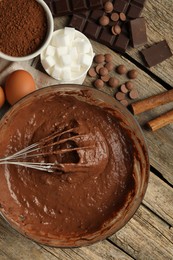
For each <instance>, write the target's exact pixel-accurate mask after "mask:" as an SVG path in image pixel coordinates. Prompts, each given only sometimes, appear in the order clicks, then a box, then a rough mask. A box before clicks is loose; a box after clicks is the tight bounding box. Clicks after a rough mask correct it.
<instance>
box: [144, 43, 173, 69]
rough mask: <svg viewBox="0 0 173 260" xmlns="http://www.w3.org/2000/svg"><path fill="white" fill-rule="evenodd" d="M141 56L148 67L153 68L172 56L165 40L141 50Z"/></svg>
mask: <svg viewBox="0 0 173 260" xmlns="http://www.w3.org/2000/svg"><path fill="white" fill-rule="evenodd" d="M141 54H142V56H143V58H144V60H145V62H146V63H147V65H148V67H152V66H155V65H157V64H159V63H161V62H162V61H164V60H166V59H168V58H170V57H171V56H172V52H171V50H170V48H169V46H168V43H167V42H166V40H163V41H161V42H159V43H156V44H154V45H152V46H151V47H149V48H147V49H144V50H142V51H141Z"/></svg>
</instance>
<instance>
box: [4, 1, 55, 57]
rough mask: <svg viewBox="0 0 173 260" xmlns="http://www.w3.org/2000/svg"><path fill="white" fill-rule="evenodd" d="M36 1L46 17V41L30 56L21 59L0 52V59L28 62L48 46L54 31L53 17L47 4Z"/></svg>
mask: <svg viewBox="0 0 173 260" xmlns="http://www.w3.org/2000/svg"><path fill="white" fill-rule="evenodd" d="M36 1H37V2H38V3H39V4H40V5H41V6H42V7H43V9H44V11H45V13H46V17H47V25H48V26H47V35H46V39H45V40H44V42H43V44H42V45H41V46H40V48H39V49H38V50H37V51H35V52H33V53H32V54H29V55H27V56H23V57H15V56H10V55H7V54H5V53H3V52H1V51H0V58H3V59H5V60H9V61H26V60H30V59H33V58H35V57H36V56H38V55H39V54H40V53H41V52H42V51H43V50H44V49H45V48H46V47H47V45H48V44H49V41H50V40H51V38H52V33H53V29H54V21H53V16H52V14H51V11H50V9H49V7H48V6H47V4H46V3H45V2H44V1H43V0H36Z"/></svg>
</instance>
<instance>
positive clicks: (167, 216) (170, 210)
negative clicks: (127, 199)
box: [143, 172, 173, 227]
mask: <svg viewBox="0 0 173 260" xmlns="http://www.w3.org/2000/svg"><path fill="white" fill-rule="evenodd" d="M143 204H144V205H145V206H146V207H147V208H149V209H150V210H151V211H153V212H154V213H155V214H157V215H158V216H159V217H160V218H162V219H163V220H164V221H165V222H167V223H168V224H169V225H170V226H172V227H173V189H172V188H171V187H170V186H169V185H168V184H166V183H165V182H164V181H162V180H161V179H160V178H159V177H157V176H156V175H155V174H154V173H152V172H150V178H149V184H148V188H147V192H146V194H145V197H144V201H143Z"/></svg>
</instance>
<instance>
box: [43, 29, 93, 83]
mask: <svg viewBox="0 0 173 260" xmlns="http://www.w3.org/2000/svg"><path fill="white" fill-rule="evenodd" d="M93 58H94V53H93V48H92V45H91V43H90V41H89V40H88V38H87V37H86V36H85V35H84V34H83V33H81V32H79V31H77V30H75V29H74V28H71V27H65V28H64V29H59V30H57V31H55V32H54V33H53V36H52V39H51V41H50V43H49V45H48V46H47V48H46V49H45V50H44V51H43V52H42V53H41V63H42V66H43V68H44V69H45V71H46V72H47V73H48V74H49V75H50V76H51V77H53V78H55V79H56V80H57V81H58V83H59V84H62V83H71V84H72V83H75V84H82V83H83V82H84V80H85V77H86V74H87V72H88V70H89V68H90V67H91V65H92V62H93Z"/></svg>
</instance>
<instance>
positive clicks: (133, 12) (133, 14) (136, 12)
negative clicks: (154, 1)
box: [127, 4, 143, 19]
mask: <svg viewBox="0 0 173 260" xmlns="http://www.w3.org/2000/svg"><path fill="white" fill-rule="evenodd" d="M142 9H143V7H142V6H138V5H135V4H130V7H129V9H128V12H127V17H128V18H130V19H135V18H138V17H139V16H140V14H141V12H142Z"/></svg>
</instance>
